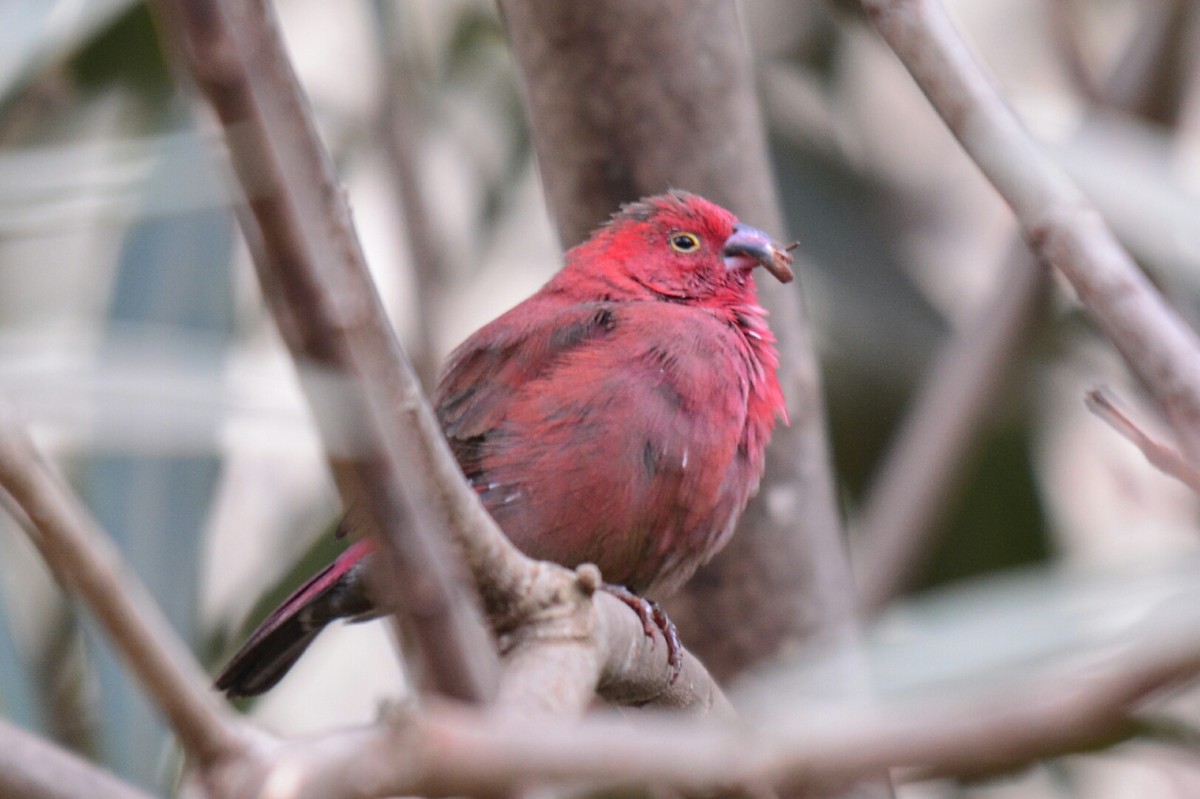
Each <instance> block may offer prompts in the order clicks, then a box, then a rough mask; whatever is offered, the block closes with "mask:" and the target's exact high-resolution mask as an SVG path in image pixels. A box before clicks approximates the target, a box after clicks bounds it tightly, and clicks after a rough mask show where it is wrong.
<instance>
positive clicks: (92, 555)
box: [0, 409, 246, 764]
mask: <svg viewBox="0 0 1200 799" xmlns="http://www.w3.org/2000/svg"><path fill="white" fill-rule="evenodd" d="M0 487H2V488H3V490H4V492H6V493H7V494H8V495H9V497H10V498H11V501H12V502H13V503H15V504H16V505H17V506H18V507H19V508H20V510H21V511H22V513H21V514H17V515H16V516H15V518H16V520H17V522H18V523H19V524H21V525H22V526H23V527H25V530H26V532H27V533H28V534H29V537H30V539H31V540H32V541H33V543H34V545H35V546H37V548H38V550H39V551H40V552H41V554H42V557H43V558H44V559H45V561H46V563H47V565H48V566H49V567H50V569H51V571H52V572H53V574H54V576H55V579H57V580H58V581H59V583H60V584H61V585H62V586H63V587H64V588H65V589H66V590H68V591H69V592H71V593H73V594H76V595H78V596H79V598H80V599H81V600H83V601H84V602H85V603H86V605H87V607H88V609H89V610H91V612H92V613H93V614H94V615H95V617H96V619H97V621H98V622H99V623H100V625H101V627H103V628H104V630H105V631H106V632H107V633H108V636H109V639H110V640H111V642H112V644H113V646H114V647H115V648H116V650H117V651H118V652H119V653H120V654H121V656H122V657H123V658H124V659H125V662H126V664H127V665H128V666H129V669H130V671H131V672H132V673H133V674H134V676H136V677H137V679H138V681H139V682H140V683H141V685H142V688H143V689H144V690H145V691H146V693H147V694H148V695H149V696H150V697H151V699H153V700H154V702H155V704H157V705H158V707H159V708H160V709H161V710H162V712H163V714H164V715H165V716H166V717H167V720H168V721H169V722H170V724H171V727H172V728H173V729H174V730H175V732H176V734H177V735H178V736H179V740H180V743H181V744H182V745H183V747H184V749H185V750H186V751H187V752H188V753H189V754H190V755H192V756H193V757H195V758H196V759H197V760H198V761H199V762H200V763H201V764H211V763H213V762H215V761H217V760H219V759H221V758H222V757H225V756H228V755H231V754H233V753H234V752H236V751H238V750H239V749H240V747H242V746H243V745H244V744H245V743H246V739H245V737H244V736H243V735H242V733H241V732H240V731H239V730H238V729H237V728H235V727H234V725H233V720H232V717H231V716H230V715H228V713H227V711H226V710H225V708H224V706H223V705H222V704H221V703H220V702H218V700H217V698H216V695H215V694H214V693H213V691H212V690H211V688H210V687H209V680H208V677H207V676H206V675H205V674H204V672H203V670H202V669H201V668H200V666H199V664H198V663H196V660H195V658H194V657H193V656H192V653H191V652H190V651H189V650H188V648H187V646H186V644H184V643H183V641H181V640H180V639H179V637H178V636H177V635H176V634H175V631H174V630H172V629H171V626H170V624H169V623H168V622H167V620H166V618H165V617H164V616H163V615H162V612H161V611H160V610H159V608H158V606H157V605H156V604H155V603H154V601H153V599H152V598H151V597H150V595H149V592H147V590H146V589H145V587H144V586H143V585H142V584H141V581H139V580H138V579H137V577H136V575H134V573H133V572H132V570H130V569H129V568H127V567H126V565H125V564H124V562H123V561H122V559H121V556H120V554H119V552H118V550H117V548H116V545H114V544H113V543H112V541H111V540H109V538H108V537H107V536H106V535H105V534H104V532H103V531H102V530H101V529H100V527H99V525H98V524H97V523H96V521H95V520H94V519H92V517H91V516H90V515H89V514H88V512H87V511H86V510H85V509H84V507H83V506H82V504H81V503H80V501H79V500H78V498H77V497H76V496H75V494H74V493H73V492H72V491H71V489H70V488H69V487H67V486H66V484H65V483H64V482H63V481H62V479H61V478H60V477H59V476H58V475H57V474H56V473H55V472H54V471H53V470H52V469H51V468H50V466H49V464H48V463H46V461H45V460H43V459H42V457H41V455H39V454H38V452H37V450H36V449H35V448H34V445H33V442H32V441H31V440H30V439H29V435H28V434H27V433H26V432H25V429H24V427H23V426H22V425H21V423H20V421H19V420H18V419H17V418H16V417H15V416H14V414H13V413H12V412H11V411H10V410H8V409H0Z"/></svg>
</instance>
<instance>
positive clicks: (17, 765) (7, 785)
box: [0, 719, 150, 799]
mask: <svg viewBox="0 0 1200 799" xmlns="http://www.w3.org/2000/svg"><path fill="white" fill-rule="evenodd" d="M0 796H19V797H22V799H76V797H80V796H87V797H89V798H90V799H150V794H148V793H144V792H143V791H142V790H141V789H140V788H135V787H134V786H132V785H130V784H128V783H126V782H123V781H122V780H120V779H118V778H117V777H115V776H114V775H112V774H110V773H109V772H107V771H105V770H104V769H101V768H98V767H97V766H93V765H92V764H91V763H89V762H87V761H86V760H83V759H82V758H80V757H77V756H76V755H73V754H71V753H70V752H67V751H66V750H64V749H60V748H59V747H57V746H55V745H54V744H52V743H50V742H48V741H43V740H42V739H40V738H38V737H37V736H36V735H32V734H30V733H28V732H25V731H24V730H22V729H21V728H20V727H14V726H12V725H11V724H9V723H7V722H6V721H4V720H3V719H0Z"/></svg>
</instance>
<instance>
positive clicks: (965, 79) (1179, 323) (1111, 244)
mask: <svg viewBox="0 0 1200 799" xmlns="http://www.w3.org/2000/svg"><path fill="white" fill-rule="evenodd" d="M863 5H864V7H865V8H866V10H867V12H868V14H869V16H870V17H871V20H872V22H873V23H874V25H875V27H876V28H877V29H878V30H879V32H880V33H881V34H882V35H883V37H884V39H886V40H887V42H888V43H889V44H890V45H891V47H892V49H893V50H894V51H895V52H896V54H897V55H898V56H899V57H900V60H901V61H902V62H904V65H905V66H906V67H907V68H908V70H909V72H910V73H911V74H912V76H913V78H914V79H915V80H916V82H917V84H918V85H919V86H920V87H921V89H922V91H924V92H925V95H926V97H927V98H928V99H929V101H930V103H931V104H932V105H933V107H934V108H935V109H936V110H937V112H938V113H939V114H940V115H941V116H942V119H943V120H944V121H945V122H946V125H947V127H949V129H950V131H951V132H952V133H953V134H954V135H955V137H956V138H958V140H959V143H960V144H962V146H963V148H964V149H965V150H966V151H967V153H968V155H970V156H971V158H972V159H974V161H975V162H976V164H977V165H978V166H979V168H980V169H981V170H982V171H983V173H984V174H985V175H986V176H987V177H988V179H989V180H990V181H991V182H992V184H993V185H994V186H995V187H996V190H997V191H999V192H1000V194H1001V195H1002V196H1003V197H1004V199H1005V200H1006V201H1007V202H1008V204H1009V205H1010V206H1011V208H1012V209H1013V212H1014V213H1015V214H1016V217H1017V221H1018V222H1019V223H1020V225H1021V228H1022V231H1023V232H1024V235H1025V237H1026V240H1027V241H1028V242H1029V244H1030V246H1031V247H1032V248H1033V250H1034V251H1035V252H1036V253H1038V255H1039V256H1041V257H1042V258H1044V259H1045V260H1046V261H1047V262H1048V263H1049V264H1051V265H1052V266H1054V268H1056V269H1058V270H1059V271H1060V272H1061V273H1062V274H1063V276H1064V277H1065V278H1066V279H1067V280H1068V281H1069V282H1070V283H1071V285H1072V286H1073V287H1074V289H1075V291H1076V292H1077V294H1078V295H1079V298H1080V300H1081V301H1082V302H1083V305H1084V307H1085V308H1086V309H1087V311H1088V313H1089V314H1090V315H1091V317H1092V319H1093V320H1094V321H1095V322H1096V324H1097V325H1098V326H1099V327H1100V328H1101V329H1102V330H1103V331H1104V332H1105V334H1106V335H1107V336H1108V337H1109V339H1110V340H1111V341H1112V342H1113V344H1115V345H1116V347H1117V349H1118V350H1120V352H1121V354H1122V355H1123V356H1124V357H1125V360H1126V362H1127V363H1128V364H1129V366H1130V368H1131V369H1132V370H1133V371H1134V372H1135V373H1136V374H1137V375H1138V377H1139V378H1140V379H1141V381H1142V383H1143V384H1144V385H1145V386H1146V387H1147V389H1148V390H1149V391H1150V393H1151V394H1152V395H1153V396H1154V397H1155V399H1156V400H1157V401H1158V402H1159V404H1160V405H1161V407H1162V408H1163V410H1164V412H1165V413H1166V416H1167V418H1168V419H1169V420H1170V421H1171V423H1172V425H1173V427H1174V428H1175V430H1176V431H1177V432H1178V434H1179V437H1180V440H1181V442H1182V443H1183V445H1184V449H1185V450H1187V451H1188V452H1189V453H1190V454H1193V455H1200V341H1197V338H1196V335H1195V333H1194V332H1193V331H1192V330H1191V329H1190V328H1189V327H1188V326H1187V325H1186V324H1185V323H1184V321H1183V320H1182V319H1181V318H1180V317H1179V315H1178V314H1177V313H1176V312H1175V311H1174V310H1172V309H1171V308H1170V307H1169V306H1168V305H1167V304H1166V302H1165V301H1164V300H1163V299H1162V297H1161V295H1159V293H1158V292H1157V291H1156V290H1155V289H1154V287H1153V286H1152V285H1151V283H1150V282H1149V281H1148V280H1147V279H1146V276H1145V275H1144V274H1143V273H1142V272H1141V270H1139V269H1138V267H1137V265H1136V264H1135V263H1134V262H1133V260H1132V259H1131V258H1130V257H1129V254H1128V253H1127V252H1126V251H1125V250H1124V249H1123V248H1122V247H1121V245H1120V244H1119V243H1118V242H1117V240H1116V238H1115V237H1114V236H1113V233H1112V231H1111V230H1110V229H1109V228H1108V226H1107V225H1106V224H1105V223H1104V221H1103V219H1102V218H1101V217H1100V214H1099V213H1098V212H1097V211H1096V210H1095V208H1094V207H1093V206H1092V205H1091V204H1090V203H1089V202H1088V201H1087V199H1086V198H1085V197H1084V196H1083V195H1082V194H1081V193H1080V191H1079V189H1078V188H1077V187H1076V186H1075V185H1074V183H1072V181H1071V180H1070V178H1069V177H1068V176H1067V174H1066V173H1065V172H1064V171H1063V169H1062V168H1061V167H1059V165H1058V164H1056V163H1055V162H1054V161H1053V160H1052V159H1051V158H1050V157H1049V156H1048V155H1046V153H1044V152H1043V151H1042V150H1041V149H1040V148H1039V147H1038V146H1037V145H1036V144H1035V143H1034V142H1033V140H1032V139H1031V138H1030V136H1029V134H1028V133H1027V132H1026V131H1025V130H1024V128H1023V127H1022V126H1021V124H1020V122H1018V121H1017V118H1016V117H1015V116H1014V115H1013V113H1012V112H1011V111H1010V110H1009V108H1008V107H1007V106H1006V105H1005V103H1004V101H1003V100H1002V99H1001V97H1000V95H999V93H998V92H997V91H996V89H995V87H994V86H993V85H992V83H991V82H990V81H989V80H988V78H987V77H986V76H985V75H984V73H983V71H982V70H981V68H980V67H979V65H978V64H977V63H976V61H975V59H974V57H973V56H972V55H971V53H970V51H969V50H968V48H967V47H966V45H965V43H964V42H963V40H962V38H961V37H960V36H959V34H958V32H957V31H956V30H955V28H954V26H953V24H952V23H951V22H950V20H949V18H948V17H947V16H946V12H945V9H943V8H942V6H941V4H940V3H937V2H936V0H864V3H863Z"/></svg>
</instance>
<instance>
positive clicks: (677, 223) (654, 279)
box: [567, 191, 792, 301]
mask: <svg viewBox="0 0 1200 799" xmlns="http://www.w3.org/2000/svg"><path fill="white" fill-rule="evenodd" d="M567 262H568V264H569V265H572V266H573V267H575V268H576V269H578V268H580V267H582V268H584V269H587V270H590V271H593V274H595V273H596V272H599V274H595V276H596V277H598V278H601V279H603V280H605V281H606V282H607V283H608V284H609V285H610V286H613V287H616V288H620V289H625V290H626V291H629V292H632V293H645V292H650V293H651V294H653V295H657V296H658V297H660V298H662V299H668V300H679V301H690V300H699V301H703V300H705V299H708V298H713V297H723V296H740V295H743V294H744V293H745V292H746V290H747V289H748V288H749V287H752V286H753V281H752V280H751V278H750V273H751V272H752V271H753V269H754V268H755V267H757V266H762V267H764V268H766V269H767V271H769V272H770V273H771V274H772V275H774V276H775V277H776V278H777V279H778V280H780V281H781V282H783V283H787V282H788V281H790V280H791V279H792V270H791V267H790V265H791V262H792V257H791V255H790V254H789V253H788V251H787V249H786V248H784V247H782V246H781V245H779V244H778V243H776V242H775V241H773V240H772V239H771V237H770V236H768V235H767V234H766V233H763V232H762V231H761V230H758V229H757V228H753V227H750V226H749V225H745V224H742V223H741V222H738V220H737V217H735V216H734V215H733V214H732V213H730V212H729V211H727V210H725V209H724V208H722V207H721V206H719V205H716V204H715V203H711V202H709V201H708V200H705V199H704V198H703V197H699V196H697V195H695V194H688V193H686V192H681V191H672V192H670V193H667V194H659V195H655V196H653V197H647V198H645V199H642V200H639V201H638V202H635V203H629V204H627V205H623V206H621V210H619V211H618V212H617V213H615V214H613V217H612V219H611V220H609V222H608V223H607V224H606V225H605V226H604V227H602V228H600V229H599V230H597V231H596V232H595V233H594V234H593V235H592V237H591V238H590V239H588V240H587V241H586V242H584V243H583V244H580V245H579V246H578V247H576V248H574V249H573V250H572V251H571V252H570V253H568V255H567Z"/></svg>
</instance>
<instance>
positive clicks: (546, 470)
mask: <svg viewBox="0 0 1200 799" xmlns="http://www.w3.org/2000/svg"><path fill="white" fill-rule="evenodd" d="M790 261H791V259H790V257H789V256H788V255H787V253H786V252H785V251H784V250H783V248H781V247H779V246H778V245H777V244H775V243H774V242H772V241H771V239H770V237H768V236H766V234H764V233H762V232H760V231H758V230H755V229H754V228H751V227H748V226H746V225H741V224H739V223H738V221H737V219H736V218H735V217H734V216H733V214H731V213H729V212H728V211H726V210H725V209H723V208H721V207H719V206H717V205H714V204H712V203H710V202H708V201H706V200H704V199H702V198H700V197H697V196H695V195H690V194H685V193H682V192H673V193H671V194H666V195H659V196H655V197H651V198H647V199H645V200H643V201H641V202H638V203H633V204H630V205H626V206H623V207H622V209H621V210H620V211H619V212H618V213H617V214H615V215H614V216H613V219H612V220H611V221H610V222H609V223H608V224H607V225H605V226H604V227H602V228H600V229H599V230H597V231H596V232H595V233H594V234H593V235H592V237H591V238H589V239H588V240H587V241H586V242H584V243H582V244H580V245H579V246H577V247H575V248H573V249H572V250H570V251H569V252H568V253H567V255H566V263H565V265H564V267H563V269H562V270H561V271H560V272H559V273H558V274H557V275H555V276H554V278H552V279H551V280H550V281H549V282H548V283H547V284H546V285H545V286H543V287H542V289H541V290H539V291H538V292H537V293H536V294H534V295H533V296H532V297H530V298H529V299H527V300H525V301H524V302H522V303H521V304H519V305H517V306H516V307H515V308H513V309H512V310H510V311H508V312H507V313H505V314H504V315H502V316H501V317H499V318H498V319H496V320H495V321H494V322H492V323H490V324H488V325H486V326H485V327H483V328H482V329H480V330H479V331H477V332H476V333H475V334H474V335H472V336H471V337H470V338H468V339H467V340H466V342H464V343H463V344H462V345H461V346H460V347H459V348H458V349H457V350H455V351H454V353H453V354H451V356H450V359H449V361H448V363H447V366H446V368H445V371H444V376H443V377H442V380H441V383H440V385H439V386H438V388H437V391H436V392H435V393H434V396H433V403H434V406H435V409H436V412H437V416H438V419H439V421H440V422H441V424H442V428H443V430H444V432H445V434H446V437H447V439H448V440H449V442H450V446H451V449H452V451H453V452H454V455H455V457H456V458H457V460H458V462H459V465H460V466H461V467H462V470H463V472H464V473H465V475H466V476H467V479H468V480H470V482H471V484H472V486H473V487H474V488H475V490H476V491H477V492H478V493H479V496H480V499H481V500H482V501H483V503H484V505H485V507H487V509H488V511H489V512H490V513H491V514H492V516H493V517H494V518H495V519H496V522H497V523H498V524H499V525H500V527H501V529H503V530H504V531H505V533H506V534H507V535H509V536H510V537H511V538H512V540H513V542H514V543H515V544H516V545H517V546H518V547H519V548H521V549H522V550H523V551H525V552H526V553H527V554H529V555H531V556H533V557H536V558H541V559H545V560H551V561H555V562H558V563H561V564H564V565H566V566H575V565H578V564H580V563H584V562H591V563H595V564H596V565H597V566H599V567H600V571H601V574H602V575H603V576H604V579H605V580H606V581H608V582H610V583H615V584H620V585H624V586H627V587H628V588H630V589H632V590H633V591H636V592H639V593H643V592H648V593H650V594H652V595H659V596H661V595H665V594H668V593H670V592H672V591H674V590H675V589H677V588H678V587H679V586H680V585H681V584H682V583H683V582H684V581H686V580H687V579H688V578H689V577H690V576H691V575H692V573H693V572H695V570H696V569H697V568H698V567H699V566H700V565H701V564H702V563H703V562H705V561H706V560H707V559H708V558H709V557H711V556H712V555H713V554H714V553H715V552H716V551H718V550H719V549H720V548H721V547H722V546H723V545H724V543H725V542H726V540H728V538H729V535H730V534H731V533H732V531H733V527H734V525H735V523H736V522H737V519H738V517H739V516H740V514H741V512H742V510H743V508H744V507H745V505H746V502H747V500H748V499H749V498H750V496H751V495H752V494H753V492H754V491H755V490H756V488H757V486H758V482H759V478H760V477H761V475H762V470H763V458H764V450H765V448H766V445H767V442H768V440H769V438H770V435H771V429H772V427H773V426H774V424H775V421H776V419H777V418H781V417H783V418H786V416H785V410H784V402H783V394H782V392H781V390H780V387H779V382H778V380H777V378H776V365H777V355H776V352H775V347H774V337H773V336H772V335H771V331H770V330H769V328H768V327H767V324H766V312H765V311H764V310H763V309H762V308H761V307H760V306H759V305H758V302H757V298H756V294H755V286H754V278H753V276H752V274H751V272H752V270H753V268H754V267H755V266H758V265H763V266H765V267H767V269H768V270H770V271H771V272H772V274H774V275H775V276H776V277H778V278H779V279H781V280H784V281H786V280H790V279H791V272H790V270H789V269H788V264H789V263H790ZM366 551H367V548H363V549H361V550H359V551H358V552H356V553H355V556H354V558H353V559H352V560H353V563H357V561H358V560H359V558H360V557H361V556H362V555H363V554H365V552H366ZM345 560H347V558H346V556H345V555H343V557H342V558H341V559H339V561H338V564H341V565H340V566H338V565H337V564H335V566H332V567H330V569H332V571H331V570H330V569H327V570H326V572H323V573H322V574H323V575H326V579H325V580H324V581H322V580H321V579H320V578H314V580H315V582H310V583H309V584H307V585H306V586H305V587H303V588H302V589H300V590H299V591H298V592H297V593H296V594H294V595H293V596H292V597H290V598H289V599H288V600H287V601H285V603H284V604H283V605H282V606H281V607H280V609H279V610H277V611H276V612H275V613H274V614H272V615H271V616H270V617H268V619H267V620H266V621H265V622H264V623H263V625H262V626H261V627H260V628H259V630H258V631H256V633H255V634H254V635H252V637H251V638H250V640H249V641H248V642H247V644H246V645H245V646H244V647H243V648H242V650H241V651H239V652H238V654H237V655H235V656H234V658H233V660H232V661H231V663H230V665H229V666H228V667H227V668H226V670H225V671H224V672H223V673H222V675H221V676H220V677H219V678H218V680H217V685H218V687H220V688H222V689H224V690H226V691H228V692H229V693H231V694H235V695H239V694H247V693H259V692H261V691H263V690H266V689H267V688H269V687H270V686H271V685H273V684H274V683H275V682H276V681H278V679H279V678H280V677H281V676H282V675H283V673H284V672H285V671H286V670H287V668H289V667H290V666H291V664H292V663H293V662H294V661H295V658H296V657H298V656H299V652H298V651H297V644H298V643H299V648H300V650H302V648H303V646H305V645H307V643H308V641H309V640H311V638H312V637H313V636H315V634H316V632H317V631H319V629H320V627H321V626H323V625H324V624H325V623H328V621H329V620H330V618H329V617H330V616H331V615H361V613H362V608H361V607H359V606H358V604H356V602H359V598H361V597H364V596H365V594H363V592H362V589H361V586H360V581H361V569H359V568H350V566H351V565H353V563H351V564H347V563H343V561H345ZM351 581H353V582H354V586H350V585H348V584H347V583H349V582H351ZM322 587H323V588H324V589H325V593H322V592H321V591H320V590H318V588H322ZM347 596H352V597H355V602H347V601H346V597H347ZM326 597H328V599H326ZM329 601H336V602H337V603H340V604H339V607H338V608H337V610H339V611H346V610H348V611H352V612H342V613H335V614H331V613H329V612H313V609H312V608H313V606H314V605H321V604H322V603H325V604H328V603H329ZM359 604H361V603H359ZM301 616H307V617H309V618H311V620H312V622H313V624H315V625H317V626H315V627H314V626H312V625H307V626H306V625H299V626H297V625H296V624H294V623H290V622H292V620H294V619H297V618H299V617H301ZM280 631H283V634H282V635H281V634H280ZM299 636H303V640H302V641H301V640H300V639H299ZM276 653H278V657H274V655H275V654H276Z"/></svg>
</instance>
